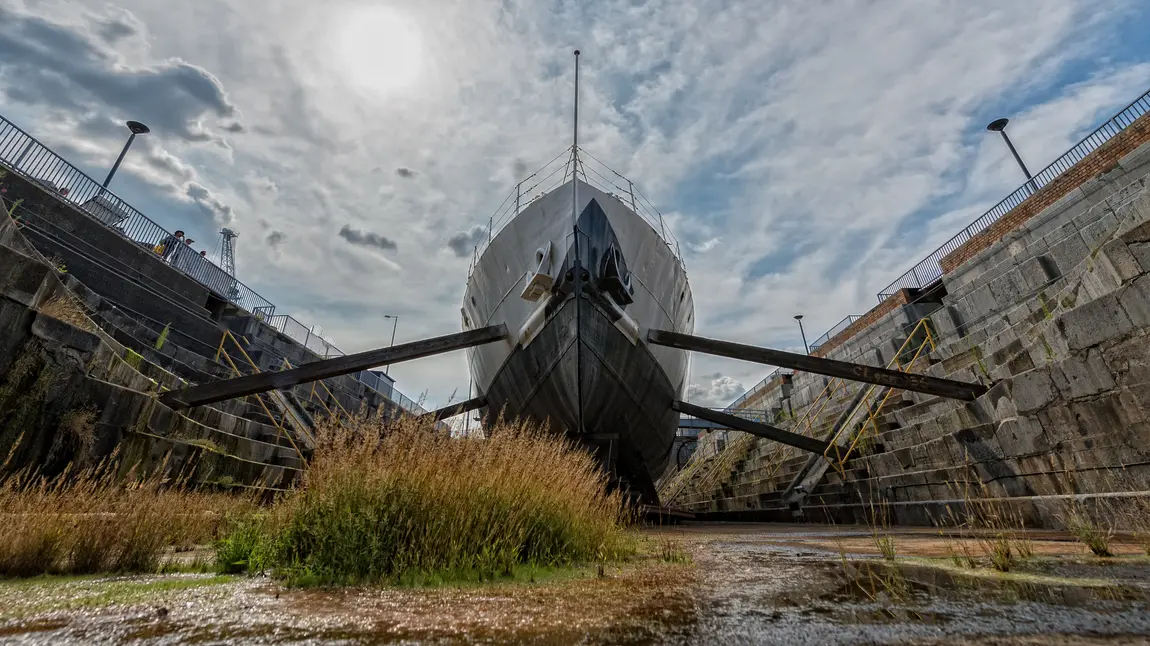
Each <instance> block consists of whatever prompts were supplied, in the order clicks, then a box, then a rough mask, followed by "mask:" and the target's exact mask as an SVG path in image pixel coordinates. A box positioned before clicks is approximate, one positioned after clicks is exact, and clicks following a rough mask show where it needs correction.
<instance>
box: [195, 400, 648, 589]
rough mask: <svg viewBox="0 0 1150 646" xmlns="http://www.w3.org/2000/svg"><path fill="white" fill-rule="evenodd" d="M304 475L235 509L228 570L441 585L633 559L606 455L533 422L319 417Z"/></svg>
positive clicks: (224, 555) (224, 546) (222, 547)
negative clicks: (462, 427) (252, 510)
mask: <svg viewBox="0 0 1150 646" xmlns="http://www.w3.org/2000/svg"><path fill="white" fill-rule="evenodd" d="M316 439H317V445H316V449H315V453H314V454H313V456H312V458H311V460H310V462H309V465H308V470H307V472H306V473H305V475H304V476H303V482H302V483H301V486H300V487H299V488H297V489H296V490H294V491H292V492H290V493H288V494H285V495H284V497H282V498H281V499H280V500H279V501H277V502H276V503H275V504H274V505H273V506H272V507H271V508H270V509H269V510H268V511H267V512H266V513H264V514H261V515H259V516H254V515H249V516H247V517H240V518H233V520H232V522H231V524H230V529H229V531H228V533H227V535H226V537H225V538H224V539H223V540H222V541H220V543H219V544H218V551H217V558H218V561H219V565H220V567H221V569H223V570H225V571H240V570H244V569H247V570H266V571H270V572H272V573H273V574H275V575H277V576H279V577H280V578H282V579H285V580H287V581H288V582H291V583H295V584H327V585H330V584H360V583H386V584H393V583H399V584H434V583H438V582H444V581H460V580H465V581H474V580H480V581H482V580H488V579H494V578H499V577H505V576H512V575H514V573H515V570H516V569H517V568H521V567H527V568H536V567H555V566H565V565H574V564H591V563H600V564H602V563H603V562H606V561H616V560H624V559H627V558H629V557H630V556H631V555H633V554H634V552H635V549H636V547H635V544H634V539H633V538H632V536H631V534H630V533H628V532H627V531H626V525H627V523H628V522H629V513H630V512H629V511H628V508H627V506H626V505H625V504H624V500H623V499H622V497H621V495H620V494H619V493H617V492H614V493H613V492H608V489H607V480H606V475H605V474H604V473H603V471H602V470H601V469H600V467H599V465H598V464H597V462H596V460H595V459H594V458H593V457H592V456H591V455H589V454H587V453H586V452H584V451H581V450H579V449H578V448H577V447H576V446H575V445H574V444H573V443H571V442H570V441H569V440H566V439H564V438H561V437H557V436H555V435H553V434H549V433H547V432H545V429H541V428H538V427H535V426H532V425H530V424H527V423H502V424H499V425H497V426H496V427H495V428H494V429H493V430H491V431H490V432H489V433H488V437H487V438H480V437H451V436H449V435H447V434H443V433H440V432H437V431H436V430H435V428H434V426H433V425H432V424H429V423H423V422H419V421H418V420H415V419H405V420H401V421H399V422H397V423H394V424H390V425H384V424H381V423H378V422H373V421H370V420H362V419H361V420H359V421H357V422H354V423H351V424H347V423H345V424H343V425H342V426H340V425H336V424H327V425H321V428H320V429H319V430H318V432H317V435H316Z"/></svg>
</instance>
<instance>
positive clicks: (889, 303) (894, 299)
mask: <svg viewBox="0 0 1150 646" xmlns="http://www.w3.org/2000/svg"><path fill="white" fill-rule="evenodd" d="M909 302H910V291H909V290H906V289H900V290H898V291H897V292H895V293H893V294H891V295H890V296H887V297H886V298H885V299H884V300H883V302H881V303H879V304H878V305H876V306H875V307H874V308H873V309H871V311H869V312H867V313H866V314H863V315H862V316H860V317H859V318H858V319H856V320H855V322H854V323H851V324H850V325H848V326H847V327H846V329H845V330H843V331H842V332H839V333H838V334H836V335H834V336H832V337H831V338H829V339H827V342H826V343H824V344H822V345H820V346H819V348H818V349H817V350H815V351H814V352H812V353H811V354H813V355H814V356H816V357H826V356H827V355H828V354H830V353H831V350H834V349H835V348H837V347H839V346H840V345H842V344H844V343H846V342H847V341H848V340H850V338H851V337H853V336H854V335H856V334H858V333H859V332H861V331H863V330H865V329H867V328H869V327H870V326H872V325H874V324H875V323H877V322H878V320H879V319H881V318H882V317H884V316H886V315H887V314H889V313H891V312H893V311H894V309H895V308H896V307H901V306H903V305H906V304H907V303H909Z"/></svg>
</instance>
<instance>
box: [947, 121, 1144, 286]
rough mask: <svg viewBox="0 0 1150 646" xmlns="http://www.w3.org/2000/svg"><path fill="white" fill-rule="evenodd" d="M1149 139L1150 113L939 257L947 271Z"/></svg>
mask: <svg viewBox="0 0 1150 646" xmlns="http://www.w3.org/2000/svg"><path fill="white" fill-rule="evenodd" d="M1147 141H1150V113H1148V114H1144V115H1142V116H1141V117H1139V118H1138V119H1137V120H1135V121H1134V123H1132V124H1130V125H1129V126H1128V127H1127V128H1126V129H1125V130H1123V131H1122V132H1120V133H1118V134H1117V135H1115V136H1114V137H1112V138H1111V139H1110V140H1109V141H1107V142H1106V143H1104V144H1102V145H1101V146H1099V147H1098V149H1097V150H1095V151H1094V152H1092V153H1090V154H1089V155H1087V156H1086V157H1085V158H1083V159H1082V161H1080V162H1078V163H1077V164H1075V165H1074V166H1072V167H1070V169H1069V170H1067V171H1066V172H1065V173H1062V174H1061V175H1059V176H1058V177H1056V178H1054V180H1052V181H1051V182H1050V183H1049V184H1047V185H1046V186H1043V187H1042V188H1041V189H1040V190H1039V191H1038V192H1037V193H1035V194H1034V195H1031V196H1030V197H1029V198H1027V199H1026V200H1025V201H1024V202H1023V203H1022V204H1019V205H1018V206H1016V207H1014V208H1013V209H1011V210H1010V211H1009V212H1007V213H1006V215H1004V216H1002V217H1001V218H999V219H998V220H996V221H995V222H994V223H993V224H991V225H990V226H989V227H987V228H985V229H983V230H982V231H980V232H979V233H978V234H977V235H975V236H974V237H972V238H971V239H970V240H968V241H966V243H965V244H963V245H962V246H961V247H959V248H958V249H955V250H954V251H952V252H950V253H949V254H947V255H946V256H944V257H943V258H942V260H941V261H939V265H940V266H941V267H942V271H943V273H946V274H949V273H950V272H952V271H954V270H955V269H956V268H957V267H958V266H959V265H961V264H963V263H964V262H966V261H968V260H970V259H971V258H973V257H974V256H976V255H978V253H979V252H981V251H983V250H985V249H987V248H988V247H990V246H991V245H993V244H994V243H996V242H998V241H999V240H1001V239H1002V238H1003V236H1005V235H1006V234H1008V233H1010V232H1011V231H1014V230H1015V229H1017V228H1018V227H1020V226H1022V224H1023V223H1025V222H1026V221H1027V220H1029V219H1030V218H1032V217H1034V216H1036V215H1038V214H1039V213H1041V212H1042V211H1043V210H1044V209H1046V207H1048V206H1050V205H1051V204H1054V203H1055V202H1057V201H1058V200H1060V199H1062V198H1063V197H1065V196H1066V195H1067V194H1068V193H1070V191H1073V190H1074V189H1076V188H1078V187H1079V186H1081V185H1082V184H1083V183H1085V182H1087V181H1089V180H1092V179H1094V178H1095V177H1098V176H1099V175H1101V174H1103V173H1106V172H1109V171H1110V170H1113V169H1114V168H1115V167H1116V166H1117V165H1118V161H1119V160H1120V159H1122V158H1123V157H1125V156H1126V155H1128V154H1130V153H1131V152H1133V151H1134V150H1136V149H1137V148H1138V147H1139V146H1141V145H1142V144H1144V143H1146V142H1147Z"/></svg>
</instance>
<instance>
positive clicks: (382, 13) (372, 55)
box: [335, 7, 422, 94]
mask: <svg viewBox="0 0 1150 646" xmlns="http://www.w3.org/2000/svg"><path fill="white" fill-rule="evenodd" d="M335 38H336V41H337V45H336V51H337V52H338V54H339V55H338V56H337V57H336V58H337V60H336V61H335V62H336V64H337V65H338V66H339V69H340V70H341V71H342V72H343V73H344V75H345V77H346V78H347V80H348V82H349V83H352V84H353V85H355V86H357V87H359V88H363V89H365V90H369V91H373V92H375V93H380V94H385V93H387V92H390V91H392V90H396V89H399V88H403V87H406V86H408V85H411V84H412V83H413V82H414V81H415V80H416V79H417V78H418V77H419V72H420V68H421V63H422V60H421V59H422V42H421V40H420V35H419V29H418V27H417V26H416V25H415V23H414V22H412V21H411V20H410V19H409V18H408V17H407V16H404V15H403V14H401V13H399V12H397V11H395V10H394V9H392V8H390V7H361V8H357V9H355V10H352V11H348V12H347V13H345V14H344V15H341V16H340V17H339V18H338V23H337V25H336V33H335Z"/></svg>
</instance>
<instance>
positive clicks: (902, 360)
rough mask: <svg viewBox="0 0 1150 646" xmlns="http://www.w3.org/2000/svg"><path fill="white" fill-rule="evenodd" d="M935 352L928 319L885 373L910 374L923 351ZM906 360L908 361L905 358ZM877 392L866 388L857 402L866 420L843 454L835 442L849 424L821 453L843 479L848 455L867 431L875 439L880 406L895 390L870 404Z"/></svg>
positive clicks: (884, 403) (919, 325) (905, 343)
mask: <svg viewBox="0 0 1150 646" xmlns="http://www.w3.org/2000/svg"><path fill="white" fill-rule="evenodd" d="M916 339H921V340H919V341H917V343H916ZM934 348H935V341H934V332H932V331H931V328H930V319H929V318H923V319H921V320H919V322H918V323H917V324H916V325H915V326H914V328H912V329H911V332H910V334H908V335H907V337H906V340H905V341H903V342H902V345H901V346H899V349H898V352H896V353H895V355H894V358H892V359H891V360H890V361H889V362H888V363H887V365H886V367H887V368H888V369H894V370H898V371H899V372H911V371H912V370H914V367H915V364H916V363H917V362H918V360H919V358H920V357H922V356H923V353H924V352H923V351H924V350H925V351H926V353H927V354H929V353H930V352H933V351H934ZM908 356H909V359H908V358H906V357H908ZM877 388H879V386H877V385H872V386H870V387H868V389H867V392H866V394H865V395H864V396H863V398H862V400H861V401H859V404H858V406H859V407H862V406H866V407H867V418H866V419H865V420H864V421H863V423H862V425H861V426H860V427H859V428H858V430H857V431H856V432H855V433H854V436H853V437H851V439H850V443H849V445H848V446H847V448H846V451H842V450H841V447H840V446H839V444H838V440H839V438H840V437H842V435H843V433H844V432H846V429H847V428H849V427H850V425H849V424H843V425H842V427H840V428H839V429H838V432H836V433H835V434H834V436H833V437H830V438H827V444H828V446H827V450H826V451H824V452H823V457H824V458H826V459H827V460H828V461H829V462H830V463H831V464H832V465H833V466H834V467H835V470H837V471H838V472H839V474H840V475H843V476H844V477H845V474H846V469H845V465H846V463H847V460H849V459H850V456H851V454H852V453H854V451H855V449H856V448H857V447H858V445H859V442H860V441H862V439H863V438H864V437H868V431H869V435H873V436H874V437H876V438H877V437H878V434H879V430H878V419H879V418H880V417H881V416H882V409H883V406H885V405H886V402H887V400H889V399H890V397H891V395H893V394H894V393H895V390H896V389H895V388H886V389H885V390H884V391H883V395H882V397H881V398H879V400H878V401H877V402H873V403H872V402H871V396H872V395H873V394H874V392H875V390H876V389H877ZM857 410H858V408H857V407H856V408H855V410H854V411H851V413H850V414H849V416H848V418H847V419H848V421H849V420H850V419H851V418H853V417H854V415H855V411H857Z"/></svg>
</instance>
